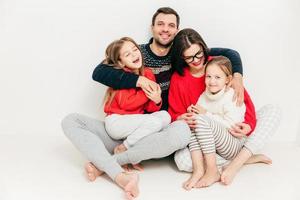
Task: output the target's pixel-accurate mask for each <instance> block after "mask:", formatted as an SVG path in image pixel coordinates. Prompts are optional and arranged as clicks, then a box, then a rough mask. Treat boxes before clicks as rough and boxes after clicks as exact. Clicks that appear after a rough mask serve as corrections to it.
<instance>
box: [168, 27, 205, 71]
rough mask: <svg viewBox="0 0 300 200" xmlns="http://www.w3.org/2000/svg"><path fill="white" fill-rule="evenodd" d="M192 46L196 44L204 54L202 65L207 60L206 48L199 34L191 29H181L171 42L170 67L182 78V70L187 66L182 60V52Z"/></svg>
mask: <svg viewBox="0 0 300 200" xmlns="http://www.w3.org/2000/svg"><path fill="white" fill-rule="evenodd" d="M192 44H198V45H199V46H200V47H201V48H202V50H203V53H204V59H205V60H204V63H206V62H207V59H208V47H207V45H206V44H205V42H204V40H203V39H202V37H201V36H200V34H199V33H198V32H197V31H195V30H194V29H191V28H186V29H182V30H181V31H179V32H178V33H177V35H176V36H175V38H174V40H173V45H172V49H171V65H172V70H173V71H176V72H177V73H178V74H179V75H181V76H183V75H184V74H183V68H185V67H187V66H188V64H187V63H186V62H185V60H184V59H183V52H184V51H185V50H187V49H188V48H190V47H191V45H192Z"/></svg>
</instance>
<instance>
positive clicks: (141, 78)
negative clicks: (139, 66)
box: [136, 76, 144, 87]
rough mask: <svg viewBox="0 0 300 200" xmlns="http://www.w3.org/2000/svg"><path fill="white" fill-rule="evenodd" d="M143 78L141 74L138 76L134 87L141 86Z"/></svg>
mask: <svg viewBox="0 0 300 200" xmlns="http://www.w3.org/2000/svg"><path fill="white" fill-rule="evenodd" d="M143 78H144V77H143V76H139V78H138V79H137V81H136V87H142V82H143Z"/></svg>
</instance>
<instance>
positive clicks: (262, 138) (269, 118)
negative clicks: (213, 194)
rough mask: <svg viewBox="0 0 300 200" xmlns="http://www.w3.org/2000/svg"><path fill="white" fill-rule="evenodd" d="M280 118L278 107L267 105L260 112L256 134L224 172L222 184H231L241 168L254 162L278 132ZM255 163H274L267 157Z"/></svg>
mask: <svg viewBox="0 0 300 200" xmlns="http://www.w3.org/2000/svg"><path fill="white" fill-rule="evenodd" d="M280 118H281V110H280V109H279V108H278V107H276V106H273V105H266V106H264V107H262V108H261V109H259V110H258V112H257V124H256V128H255V130H254V132H253V133H252V134H251V135H250V136H249V137H248V139H247V141H246V142H245V144H244V148H243V149H242V150H241V152H240V153H239V154H238V155H237V157H236V158H234V159H233V160H232V161H231V162H230V164H229V165H228V166H227V167H226V168H225V169H224V171H223V172H222V175H221V182H222V183H224V184H225V185H228V184H230V183H231V182H232V181H233V179H234V177H235V175H236V173H237V172H238V171H239V170H240V168H241V167H242V166H243V165H244V164H246V163H247V162H249V161H250V162H251V160H253V158H255V156H257V155H254V157H252V155H253V154H256V153H257V152H258V151H260V150H261V149H262V148H263V147H264V145H265V143H266V142H267V141H268V140H269V138H270V137H271V136H272V135H273V134H274V133H275V132H276V129H277V127H278V125H279V123H280ZM251 157H252V158H251ZM256 158H257V157H256ZM254 161H256V162H264V163H267V164H269V163H271V162H272V161H271V160H270V159H269V158H268V157H266V156H262V157H260V159H259V160H257V159H254ZM252 162H253V161H252Z"/></svg>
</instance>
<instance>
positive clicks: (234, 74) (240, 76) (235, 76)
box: [233, 72, 243, 78]
mask: <svg viewBox="0 0 300 200" xmlns="http://www.w3.org/2000/svg"><path fill="white" fill-rule="evenodd" d="M233 77H234V78H243V75H242V74H240V73H239V72H235V73H233Z"/></svg>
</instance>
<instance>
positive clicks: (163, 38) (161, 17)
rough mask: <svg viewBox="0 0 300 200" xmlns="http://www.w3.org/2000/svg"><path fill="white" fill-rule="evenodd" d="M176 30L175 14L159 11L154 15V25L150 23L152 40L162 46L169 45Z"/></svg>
mask: <svg viewBox="0 0 300 200" xmlns="http://www.w3.org/2000/svg"><path fill="white" fill-rule="evenodd" d="M177 32H178V28H177V21H176V16H175V15H173V14H163V13H160V14H158V15H157V16H156V19H155V22H154V25H152V35H153V40H154V41H155V42H156V44H158V45H160V46H163V47H168V46H170V45H171V43H172V41H173V39H174V37H175V35H176V33H177Z"/></svg>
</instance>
